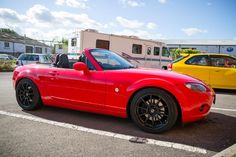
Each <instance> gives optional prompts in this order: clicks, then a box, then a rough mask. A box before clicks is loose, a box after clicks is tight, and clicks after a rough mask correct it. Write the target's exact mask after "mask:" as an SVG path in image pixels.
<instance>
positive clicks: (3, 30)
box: [0, 28, 17, 34]
mask: <svg viewBox="0 0 236 157" xmlns="http://www.w3.org/2000/svg"><path fill="white" fill-rule="evenodd" d="M0 32H5V33H12V34H17V33H16V32H15V31H14V30H11V29H9V28H0Z"/></svg>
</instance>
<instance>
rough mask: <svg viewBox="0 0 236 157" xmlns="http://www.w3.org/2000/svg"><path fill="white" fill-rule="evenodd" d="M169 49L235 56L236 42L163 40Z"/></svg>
mask: <svg viewBox="0 0 236 157" xmlns="http://www.w3.org/2000/svg"><path fill="white" fill-rule="evenodd" d="M164 42H165V43H166V44H167V46H168V47H169V49H177V48H180V49H196V50H200V51H201V52H206V53H222V54H230V55H233V56H236V40H165V41H164Z"/></svg>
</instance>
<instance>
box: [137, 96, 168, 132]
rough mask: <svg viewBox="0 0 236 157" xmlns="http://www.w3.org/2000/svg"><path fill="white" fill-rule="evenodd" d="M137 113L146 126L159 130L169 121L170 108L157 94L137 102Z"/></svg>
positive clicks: (141, 98)
mask: <svg viewBox="0 0 236 157" xmlns="http://www.w3.org/2000/svg"><path fill="white" fill-rule="evenodd" d="M136 113H137V116H138V118H139V120H140V122H142V123H143V125H144V126H146V127H149V128H159V127H163V126H164V125H166V122H167V121H168V115H169V113H168V106H167V104H166V103H165V102H164V101H163V100H162V98H161V97H159V96H158V95H155V94H150V95H144V96H142V97H140V98H139V101H137V107H136Z"/></svg>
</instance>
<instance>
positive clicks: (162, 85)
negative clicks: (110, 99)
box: [126, 80, 183, 122]
mask: <svg viewBox="0 0 236 157" xmlns="http://www.w3.org/2000/svg"><path fill="white" fill-rule="evenodd" d="M158 82H159V83H158ZM161 82H162V81H160V80H159V81H157V80H156V82H155V84H152V85H145V84H146V83H144V84H143V85H141V84H140V85H136V88H133V87H132V91H131V95H130V97H129V98H128V101H127V103H126V112H127V113H126V114H127V117H129V118H130V105H131V101H132V100H133V97H134V96H135V95H136V94H137V93H138V92H140V91H141V90H144V89H147V88H156V89H160V90H163V91H165V92H167V93H168V94H169V95H170V96H171V97H172V98H173V100H174V101H175V102H176V104H177V109H178V117H177V118H178V119H177V120H178V121H179V122H182V116H183V109H182V107H181V103H182V102H180V99H181V98H179V99H178V98H177V97H178V96H177V95H176V93H178V92H180V91H179V90H178V89H176V88H174V87H171V86H173V84H169V83H168V82H166V81H164V83H163V82H162V83H161ZM156 83H157V84H156ZM149 84H150V82H149ZM167 84H168V88H165V87H167ZM170 89H171V90H170ZM178 95H179V94H178ZM180 95H181V94H180Z"/></svg>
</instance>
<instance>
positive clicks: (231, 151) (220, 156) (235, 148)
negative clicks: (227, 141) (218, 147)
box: [213, 144, 236, 157]
mask: <svg viewBox="0 0 236 157" xmlns="http://www.w3.org/2000/svg"><path fill="white" fill-rule="evenodd" d="M213 157H236V144H234V145H232V146H230V147H228V148H226V149H225V150H223V151H221V152H219V153H217V154H216V155H214V156H213Z"/></svg>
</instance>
